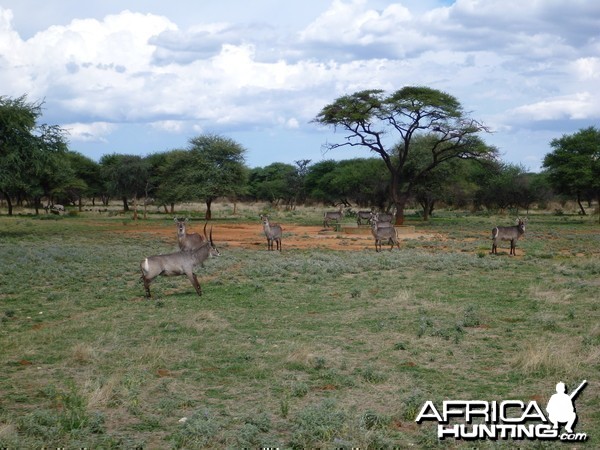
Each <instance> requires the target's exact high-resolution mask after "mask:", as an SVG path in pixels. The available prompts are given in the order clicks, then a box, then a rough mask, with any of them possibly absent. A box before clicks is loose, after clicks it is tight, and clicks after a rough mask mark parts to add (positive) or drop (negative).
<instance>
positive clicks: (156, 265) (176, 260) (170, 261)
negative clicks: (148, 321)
mask: <svg viewBox="0 0 600 450" xmlns="http://www.w3.org/2000/svg"><path fill="white" fill-rule="evenodd" d="M204 237H205V240H204V243H203V244H202V246H200V247H198V248H197V249H195V250H190V251H180V252H177V253H169V254H167V255H156V256H149V257H148V258H146V259H144V261H142V263H141V264H140V268H141V269H142V280H143V282H144V289H146V297H148V298H150V297H152V295H151V294H150V283H152V280H154V279H155V278H156V277H158V276H159V275H164V276H166V277H172V276H176V275H186V276H187V277H188V279H189V280H190V282H191V283H192V286H194V289H196V292H197V293H198V295H202V289H201V288H200V283H199V282H198V278H197V277H196V274H195V273H194V267H196V266H199V265H201V264H202V263H204V261H206V260H207V259H208V258H210V257H213V256H221V254H220V253H219V250H217V248H216V247H215V244H214V243H213V240H212V227H211V228H210V237H209V238H208V239H207V238H206V225H204Z"/></svg>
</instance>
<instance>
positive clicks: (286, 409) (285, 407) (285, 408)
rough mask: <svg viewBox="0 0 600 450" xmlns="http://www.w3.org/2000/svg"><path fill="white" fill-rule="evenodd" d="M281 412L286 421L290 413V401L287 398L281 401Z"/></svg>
mask: <svg viewBox="0 0 600 450" xmlns="http://www.w3.org/2000/svg"><path fill="white" fill-rule="evenodd" d="M279 412H280V413H281V417H283V418H284V419H286V418H287V416H288V414H289V413H290V400H289V398H288V397H287V396H285V397H283V398H282V399H281V400H280V401H279Z"/></svg>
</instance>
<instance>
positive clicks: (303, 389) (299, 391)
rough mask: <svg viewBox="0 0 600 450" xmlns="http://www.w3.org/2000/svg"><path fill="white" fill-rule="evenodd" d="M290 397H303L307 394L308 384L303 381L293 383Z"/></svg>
mask: <svg viewBox="0 0 600 450" xmlns="http://www.w3.org/2000/svg"><path fill="white" fill-rule="evenodd" d="M291 394H292V397H300V398H301V397H304V396H305V395H306V394H308V385H307V384H306V383H303V382H298V383H295V384H294V385H293V386H292V393H291Z"/></svg>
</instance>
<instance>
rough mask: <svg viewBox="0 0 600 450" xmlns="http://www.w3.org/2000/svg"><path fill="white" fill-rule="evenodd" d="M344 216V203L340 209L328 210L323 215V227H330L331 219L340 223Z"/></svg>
mask: <svg viewBox="0 0 600 450" xmlns="http://www.w3.org/2000/svg"><path fill="white" fill-rule="evenodd" d="M343 218H344V210H343V209H342V205H340V209H339V210H338V211H326V212H325V214H324V215H323V228H329V226H330V225H329V222H330V221H331V220H333V221H335V222H338V223H339V222H340V220H342V219H343Z"/></svg>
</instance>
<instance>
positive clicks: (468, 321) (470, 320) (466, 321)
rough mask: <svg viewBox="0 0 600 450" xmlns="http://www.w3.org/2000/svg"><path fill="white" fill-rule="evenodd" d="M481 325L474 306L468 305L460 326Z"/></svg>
mask: <svg viewBox="0 0 600 450" xmlns="http://www.w3.org/2000/svg"><path fill="white" fill-rule="evenodd" d="M479 325H481V319H480V318H479V311H478V309H477V307H475V306H474V305H468V306H467V307H466V308H465V311H464V313H463V320H462V326H463V327H467V328H468V327H477V326H479Z"/></svg>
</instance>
